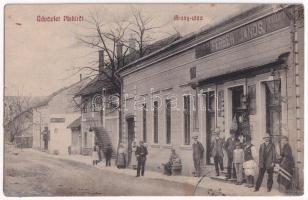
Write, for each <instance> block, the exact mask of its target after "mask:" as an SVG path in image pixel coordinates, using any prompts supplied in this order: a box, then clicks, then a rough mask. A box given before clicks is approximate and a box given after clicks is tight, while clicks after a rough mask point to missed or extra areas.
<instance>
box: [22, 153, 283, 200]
mask: <svg viewBox="0 0 308 200" xmlns="http://www.w3.org/2000/svg"><path fill="white" fill-rule="evenodd" d="M27 151H33V152H36V153H40V154H44V155H47V156H49V157H52V158H56V159H65V160H70V161H75V162H80V163H84V164H87V165H92V158H91V156H82V155H53V154H48V153H45V152H40V151H36V150H33V149H27ZM95 167H96V168H99V169H101V170H105V171H110V172H113V173H117V174H124V175H127V176H132V177H135V176H136V171H135V170H132V169H129V168H126V169H118V168H116V167H115V166H112V167H105V164H104V163H101V164H99V165H97V166H95ZM140 178H143V179H144V178H146V179H159V180H166V181H171V182H177V183H182V184H190V185H193V186H196V185H197V183H198V181H199V180H200V178H196V177H189V176H166V175H163V174H162V173H159V172H154V171H146V173H145V177H140ZM264 181H266V180H264ZM198 188H204V189H207V190H213V191H219V190H221V192H222V193H223V194H224V195H226V196H284V195H285V194H284V193H281V192H279V191H278V190H277V189H272V191H271V192H267V191H266V188H265V187H261V188H260V191H259V192H253V190H254V188H247V187H245V186H244V184H243V185H235V184H232V183H228V182H224V181H219V180H213V179H212V178H210V177H204V178H203V179H202V181H201V182H200V183H199V185H198ZM198 188H197V189H196V192H197V191H198Z"/></svg>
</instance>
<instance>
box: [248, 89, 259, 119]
mask: <svg viewBox="0 0 308 200" xmlns="http://www.w3.org/2000/svg"><path fill="white" fill-rule="evenodd" d="M248 103H249V114H250V115H255V114H256V112H257V104H256V85H250V86H248Z"/></svg>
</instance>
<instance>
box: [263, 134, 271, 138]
mask: <svg viewBox="0 0 308 200" xmlns="http://www.w3.org/2000/svg"><path fill="white" fill-rule="evenodd" d="M269 138H271V136H270V134H268V133H267V134H266V135H265V136H264V137H263V139H269Z"/></svg>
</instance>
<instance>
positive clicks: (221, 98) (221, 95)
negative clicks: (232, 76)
mask: <svg viewBox="0 0 308 200" xmlns="http://www.w3.org/2000/svg"><path fill="white" fill-rule="evenodd" d="M217 111H218V117H223V116H224V91H223V90H220V91H218V109H217Z"/></svg>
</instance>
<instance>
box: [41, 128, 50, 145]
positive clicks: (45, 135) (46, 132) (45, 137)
mask: <svg viewBox="0 0 308 200" xmlns="http://www.w3.org/2000/svg"><path fill="white" fill-rule="evenodd" d="M42 134H43V141H44V150H48V142H49V140H50V131H49V130H48V127H46V126H45V128H44V131H43V133H42Z"/></svg>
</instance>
